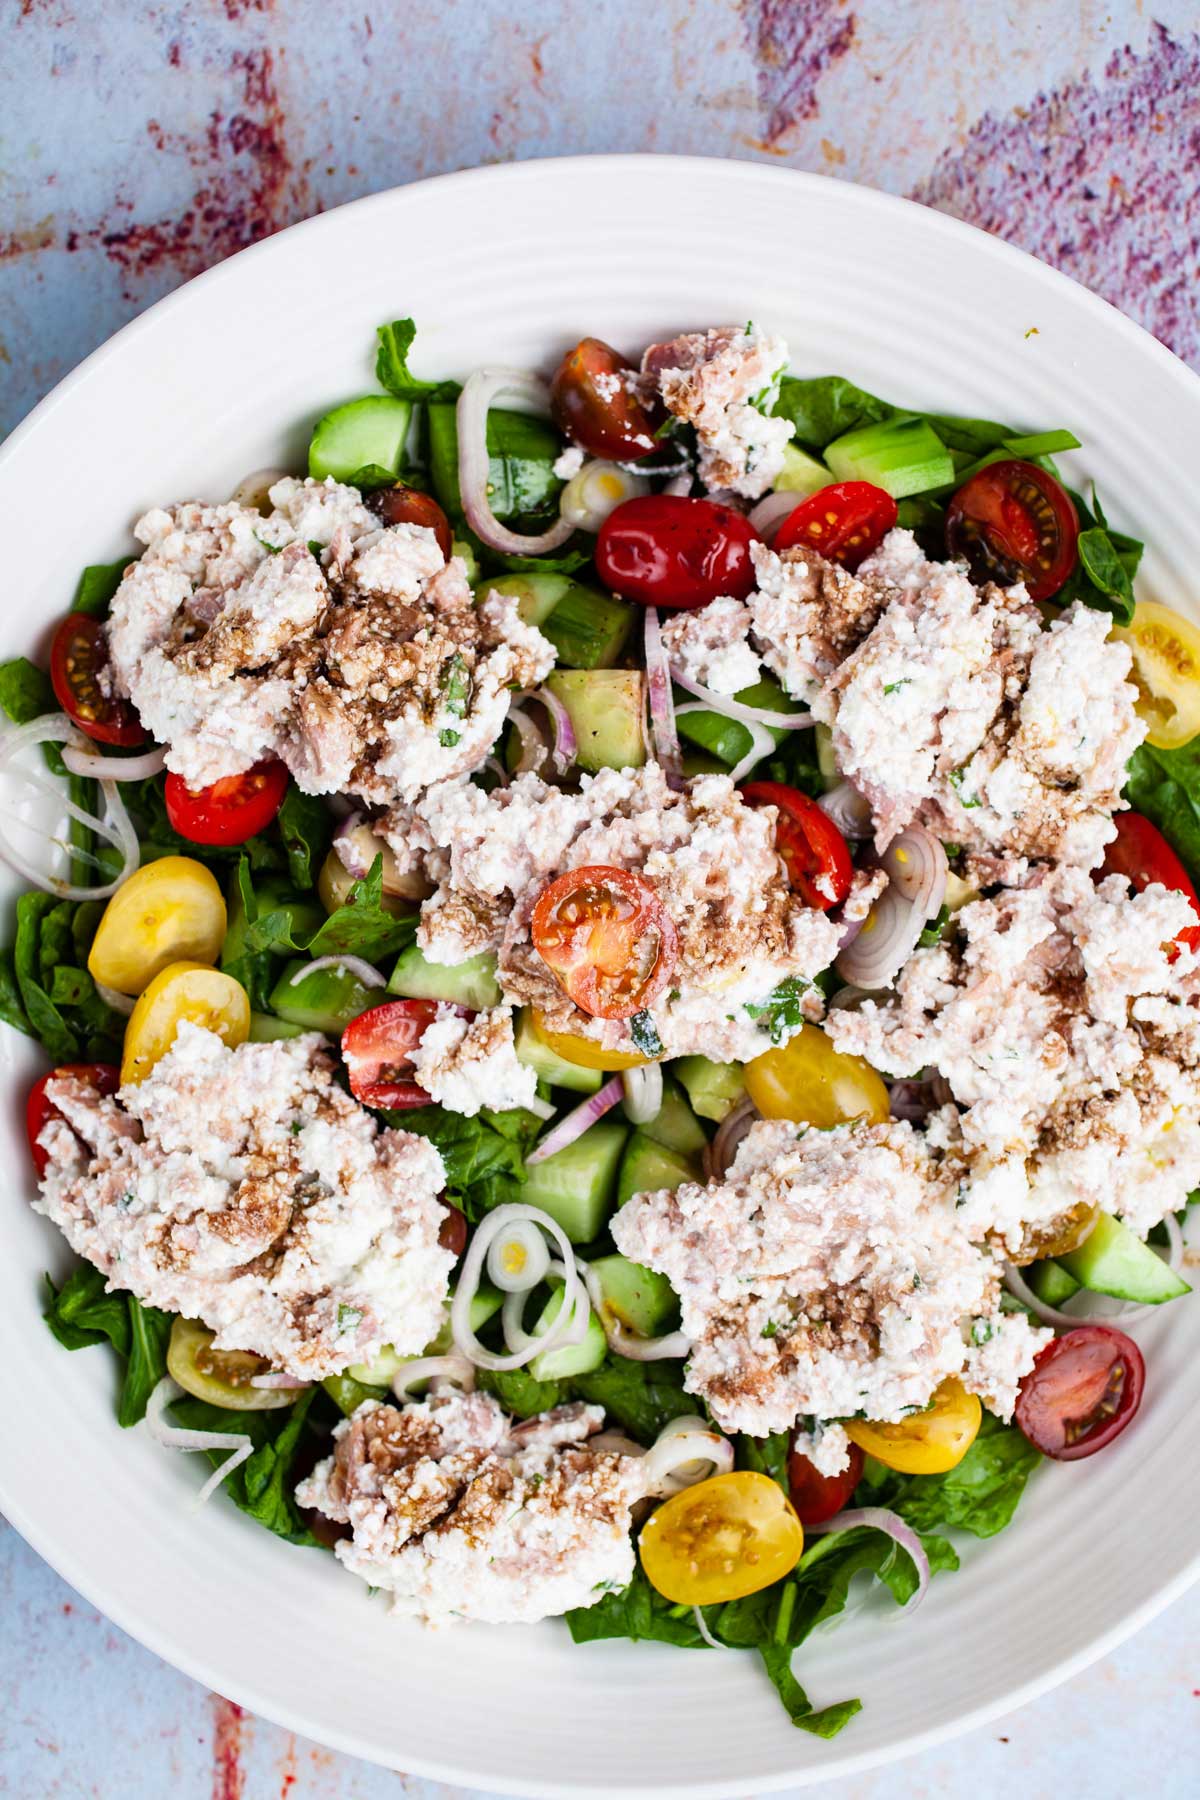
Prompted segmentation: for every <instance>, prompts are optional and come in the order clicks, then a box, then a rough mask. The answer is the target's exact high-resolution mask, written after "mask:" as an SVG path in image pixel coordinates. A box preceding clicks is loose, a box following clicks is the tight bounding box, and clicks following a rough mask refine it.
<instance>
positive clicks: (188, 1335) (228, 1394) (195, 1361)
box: [167, 1319, 300, 1412]
mask: <svg viewBox="0 0 1200 1800" xmlns="http://www.w3.org/2000/svg"><path fill="white" fill-rule="evenodd" d="M212 1343H213V1334H212V1332H211V1331H209V1330H208V1328H207V1327H206V1326H204V1325H201V1323H200V1321H199V1320H198V1319H176V1321H175V1323H174V1324H173V1325H172V1327H171V1337H170V1341H169V1343H168V1344H167V1374H168V1375H170V1376H171V1377H172V1378H173V1380H175V1381H177V1382H178V1383H179V1385H180V1387H181V1388H182V1389H183V1391H184V1393H185V1394H194V1395H195V1397H196V1399H197V1400H207V1401H208V1402H209V1404H210V1405H211V1406H226V1407H228V1408H229V1409H230V1411H231V1412H271V1411H273V1410H275V1409H276V1408H278V1407H284V1406H290V1405H291V1404H292V1402H293V1401H294V1400H295V1398H296V1395H297V1393H298V1392H299V1391H300V1390H299V1389H297V1388H262V1387H254V1386H253V1385H252V1382H253V1378H254V1376H255V1375H265V1374H266V1372H267V1370H268V1369H269V1368H270V1366H271V1365H270V1363H269V1362H267V1360H266V1358H265V1357H262V1356H254V1355H253V1354H252V1353H251V1352H250V1351H249V1350H214V1349H213V1347H212Z"/></svg>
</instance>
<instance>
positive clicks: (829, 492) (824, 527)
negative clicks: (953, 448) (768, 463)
mask: <svg viewBox="0 0 1200 1800" xmlns="http://www.w3.org/2000/svg"><path fill="white" fill-rule="evenodd" d="M895 523H896V502H895V501H894V500H893V499H892V496H891V495H890V494H888V493H885V492H884V490H883V489H882V488H878V487H874V486H873V485H872V483H871V482H869V481H835V482H832V483H831V484H830V485H829V487H824V488H819V489H818V490H817V492H816V493H815V494H810V495H809V497H808V499H807V500H802V501H801V502H800V504H799V506H798V507H796V509H795V511H794V512H790V513H788V515H787V517H786V518H785V519H784V521H783V524H782V525H781V526H780V527H779V530H778V531H777V532H776V533H775V537H774V541H773V543H772V545H771V548H772V549H773V550H792V549H796V548H797V547H799V548H802V549H805V550H817V551H819V552H820V554H821V555H822V556H823V557H825V558H826V559H827V561H829V562H835V563H841V565H842V567H843V568H844V569H857V567H858V565H859V563H860V562H862V561H864V560H865V558H866V557H868V556H870V554H871V552H872V550H878V548H879V546H880V544H881V543H882V542H883V540H884V538H885V537H886V536H887V534H888V532H889V531H890V530H891V529H892V527H893V525H894V524H895Z"/></svg>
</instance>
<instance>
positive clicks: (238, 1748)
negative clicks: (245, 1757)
mask: <svg viewBox="0 0 1200 1800" xmlns="http://www.w3.org/2000/svg"><path fill="white" fill-rule="evenodd" d="M210 1702H211V1705H212V1714H213V1784H212V1800H242V1796H243V1792H244V1789H245V1785H246V1777H245V1771H244V1770H243V1768H242V1720H243V1719H244V1718H245V1714H244V1713H243V1711H242V1709H241V1707H240V1706H235V1705H234V1703H233V1701H232V1700H223V1699H222V1698H221V1696H220V1694H212V1695H211V1696H210Z"/></svg>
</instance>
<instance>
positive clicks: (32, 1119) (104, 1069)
mask: <svg viewBox="0 0 1200 1800" xmlns="http://www.w3.org/2000/svg"><path fill="white" fill-rule="evenodd" d="M60 1076H73V1077H74V1079H75V1080H76V1081H84V1082H86V1083H87V1085H88V1086H89V1087H94V1088H95V1090H96V1092H97V1093H98V1094H115V1093H116V1091H117V1089H118V1088H119V1087H120V1085H121V1071H120V1069H118V1068H117V1066H116V1064H115V1063H63V1064H62V1066H61V1068H58V1069H51V1071H50V1073H49V1074H48V1075H43V1076H42V1079H41V1080H40V1081H35V1082H34V1084H33V1086H32V1088H30V1090H29V1098H28V1100H27V1101H26V1102H25V1130H26V1133H27V1135H28V1138H29V1154H30V1155H31V1156H32V1158H33V1166H34V1168H35V1169H36V1170H37V1173H38V1179H39V1180H40V1179H41V1177H42V1176H43V1175H44V1174H45V1173H46V1165H47V1163H48V1162H49V1160H50V1159H49V1157H48V1156H47V1155H46V1152H45V1151H44V1150H43V1149H42V1146H41V1145H40V1144H39V1143H38V1138H39V1137H40V1136H41V1135H42V1130H43V1128H44V1127H45V1126H46V1125H47V1124H48V1123H49V1121H50V1120H51V1119H61V1118H62V1114H61V1113H60V1112H59V1110H58V1108H57V1106H53V1105H51V1103H50V1101H49V1100H47V1098H46V1087H47V1084H48V1083H49V1082H51V1081H57V1080H58V1079H59V1077H60Z"/></svg>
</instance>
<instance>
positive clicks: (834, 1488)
mask: <svg viewBox="0 0 1200 1800" xmlns="http://www.w3.org/2000/svg"><path fill="white" fill-rule="evenodd" d="M862 1472H863V1453H862V1451H861V1450H860V1449H859V1447H858V1445H857V1444H851V1446H850V1461H849V1462H848V1463H847V1465H846V1467H845V1468H844V1469H843V1470H842V1472H841V1474H840V1475H822V1474H821V1473H820V1471H819V1470H817V1469H815V1468H814V1467H813V1465H812V1463H811V1462H810V1461H809V1460H808V1458H807V1456H801V1454H800V1452H799V1451H798V1450H789V1452H788V1491H789V1492H790V1494H791V1496H792V1505H793V1506H794V1507H795V1509H796V1517H797V1518H798V1519H799V1521H800V1523H801V1524H802V1525H805V1526H807V1525H824V1523H825V1521H826V1519H832V1517H833V1515H834V1514H835V1513H840V1512H841V1510H842V1508H843V1506H845V1504H846V1502H847V1500H849V1498H850V1496H851V1494H852V1493H853V1492H854V1490H855V1488H856V1487H857V1486H858V1484H859V1482H860V1481H861V1480H862Z"/></svg>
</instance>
